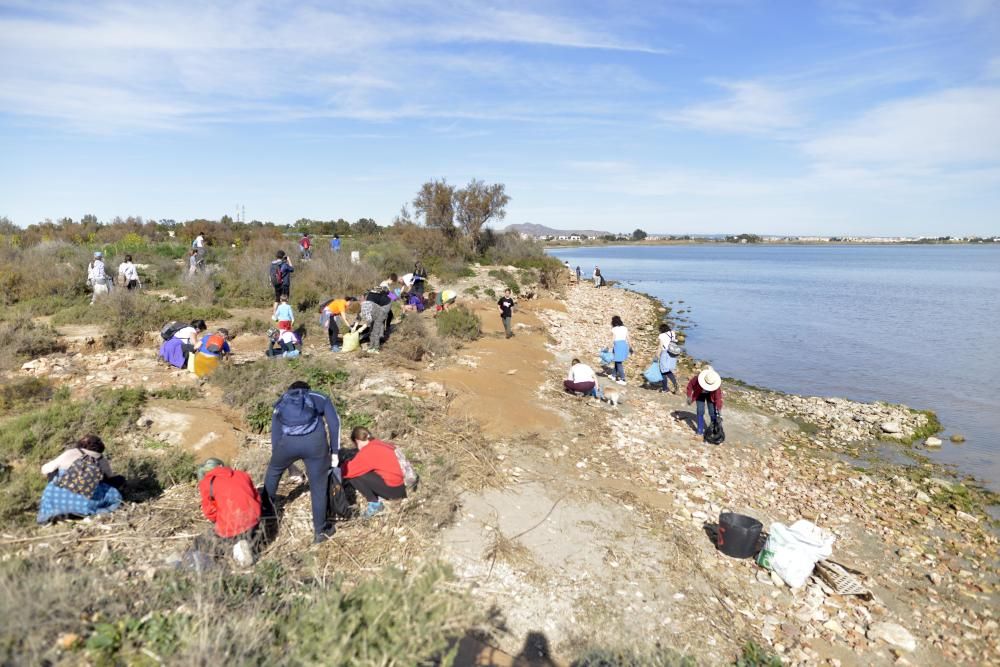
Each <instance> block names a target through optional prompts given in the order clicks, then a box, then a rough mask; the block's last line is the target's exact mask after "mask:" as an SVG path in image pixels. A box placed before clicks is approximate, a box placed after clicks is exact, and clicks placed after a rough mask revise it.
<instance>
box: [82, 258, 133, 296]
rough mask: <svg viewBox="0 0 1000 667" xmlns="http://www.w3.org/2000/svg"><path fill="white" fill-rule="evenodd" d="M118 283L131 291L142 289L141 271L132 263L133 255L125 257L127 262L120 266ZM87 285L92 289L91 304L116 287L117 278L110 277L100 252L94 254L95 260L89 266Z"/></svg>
mask: <svg viewBox="0 0 1000 667" xmlns="http://www.w3.org/2000/svg"><path fill="white" fill-rule="evenodd" d="M117 283H118V285H120V286H121V287H124V288H125V289H127V290H129V291H131V290H134V289H139V288H140V287H142V283H140V282H139V270H138V268H137V267H136V265H135V262H133V261H132V255H125V261H123V262H122V263H121V264H119V265H118V273H117ZM87 285H88V286H90V289H91V297H90V303H91V304H93V303H94V302H95V301H97V298H98V297H100V296H103V295H105V294H109V293H110V292H111V290H112V289H113V288H114V286H115V278H114V277H112V276H110V275H108V269H107V266H106V265H105V263H104V253H103V252H101V251H100V250H98V251H96V252H95V253H94V258H93V259H92V260H91V261H90V263H89V264H88V265H87Z"/></svg>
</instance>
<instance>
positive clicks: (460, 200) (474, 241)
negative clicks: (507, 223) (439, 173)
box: [454, 179, 510, 252]
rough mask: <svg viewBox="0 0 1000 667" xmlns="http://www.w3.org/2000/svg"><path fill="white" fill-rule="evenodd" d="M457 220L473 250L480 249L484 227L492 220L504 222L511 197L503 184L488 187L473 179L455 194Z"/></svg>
mask: <svg viewBox="0 0 1000 667" xmlns="http://www.w3.org/2000/svg"><path fill="white" fill-rule="evenodd" d="M454 199H455V218H457V219H458V224H459V225H460V226H461V228H462V231H463V232H465V234H466V236H467V237H468V238H469V243H470V244H471V245H472V249H473V250H474V251H476V252H478V251H479V249H480V241H481V239H482V230H483V225H485V224H486V223H487V222H489V221H491V220H503V218H504V216H506V215H507V211H506V207H507V202H509V201H510V197H508V196H507V193H506V192H505V191H504V184H503V183H493V184H492V185H486V184H485V183H483V182H482V181H477V180H476V179H472V180H471V181H469V184H468V185H466V186H465V187H464V188H462V189H461V190H457V191H456V192H455V196H454Z"/></svg>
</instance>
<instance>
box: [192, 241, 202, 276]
mask: <svg viewBox="0 0 1000 667" xmlns="http://www.w3.org/2000/svg"><path fill="white" fill-rule="evenodd" d="M191 248H192V249H193V250H194V251H195V254H196V255H197V257H198V270H199V271H204V270H205V235H204V234H203V233H201V232H198V236H196V237H194V241H192V242H191Z"/></svg>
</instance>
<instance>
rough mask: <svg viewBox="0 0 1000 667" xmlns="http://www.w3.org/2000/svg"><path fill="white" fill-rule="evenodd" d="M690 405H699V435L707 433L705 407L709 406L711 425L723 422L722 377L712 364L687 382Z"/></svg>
mask: <svg viewBox="0 0 1000 667" xmlns="http://www.w3.org/2000/svg"><path fill="white" fill-rule="evenodd" d="M687 402H688V405H691V403H696V404H697V406H698V409H697V413H698V429H697V431H696V433H697V434H698V435H704V433H705V407H706V405H707V406H708V416H709V418H710V419H711V420H712V424H711V426H716V425H717V424H720V423H721V422H722V378H721V377H720V376H719V374H718V373H717V372H716V371H715V369H714V368H712V367H711V366H706V367H705V369H704V370H703V371H701V372H700V373H698V374H697V375H695V376H694V377H692V378H691V379H690V380H689V381H688V383H687Z"/></svg>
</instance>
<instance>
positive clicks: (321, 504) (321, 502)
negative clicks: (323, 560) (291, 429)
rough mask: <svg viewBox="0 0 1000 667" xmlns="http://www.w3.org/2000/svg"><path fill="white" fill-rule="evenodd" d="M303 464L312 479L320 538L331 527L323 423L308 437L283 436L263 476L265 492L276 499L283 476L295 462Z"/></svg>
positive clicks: (316, 529)
mask: <svg viewBox="0 0 1000 667" xmlns="http://www.w3.org/2000/svg"><path fill="white" fill-rule="evenodd" d="M296 461H302V462H303V463H304V464H305V466H306V474H307V475H308V477H309V496H310V498H311V499H312V515H313V531H314V532H315V533H316V534H317V535H318V534H319V533H322V532H324V531H325V530H326V529H327V528H328V527H329V526H328V525H327V522H326V505H327V487H328V485H329V478H328V477H327V473H328V472H329V470H330V445H329V443H328V442H327V441H326V428H325V427H324V426H323V423H322V420H321V421H320V424H319V425H318V426H317V427H316V430H315V431H313V432H312V433H309V434H308V435H297V436H291V435H286V436H282V438H281V441H280V442H277V443H273V444H272V445H271V461H270V463H268V464H267V474H266V475H265V476H264V490H265V491H266V492H267V495H268V497H269V498H270V499H271V500H273V499H274V497H275V494H277V492H278V481H279V480H280V479H281V475H282V473H284V472H285V470H286V469H287V468H288V467H289V466H290V465H292V464H293V463H295V462H296Z"/></svg>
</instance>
